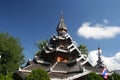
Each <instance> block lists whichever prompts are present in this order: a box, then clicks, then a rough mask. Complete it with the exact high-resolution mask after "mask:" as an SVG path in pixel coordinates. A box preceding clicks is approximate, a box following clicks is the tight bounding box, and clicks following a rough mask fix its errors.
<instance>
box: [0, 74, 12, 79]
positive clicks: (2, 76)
mask: <svg viewBox="0 0 120 80" xmlns="http://www.w3.org/2000/svg"><path fill="white" fill-rule="evenodd" d="M0 80H14V79H13V74H12V73H9V74H7V75H3V74H1V73H0Z"/></svg>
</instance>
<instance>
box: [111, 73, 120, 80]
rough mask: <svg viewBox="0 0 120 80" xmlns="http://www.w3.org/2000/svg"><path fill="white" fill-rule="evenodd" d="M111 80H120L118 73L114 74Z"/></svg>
mask: <svg viewBox="0 0 120 80" xmlns="http://www.w3.org/2000/svg"><path fill="white" fill-rule="evenodd" d="M109 80H120V75H119V74H117V73H114V74H112V76H110V78H109Z"/></svg>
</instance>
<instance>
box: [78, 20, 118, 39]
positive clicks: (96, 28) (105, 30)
mask: <svg viewBox="0 0 120 80" xmlns="http://www.w3.org/2000/svg"><path fill="white" fill-rule="evenodd" d="M104 22H105V23H107V22H108V21H107V20H104ZM77 33H78V35H79V36H82V37H84V38H86V39H89V38H93V39H110V38H113V37H115V36H117V35H120V26H106V25H102V24H95V25H91V23H90V22H85V23H83V24H82V26H80V28H79V29H78V31H77Z"/></svg>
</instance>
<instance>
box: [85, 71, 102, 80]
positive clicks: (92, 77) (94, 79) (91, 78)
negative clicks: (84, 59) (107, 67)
mask: <svg viewBox="0 0 120 80" xmlns="http://www.w3.org/2000/svg"><path fill="white" fill-rule="evenodd" d="M85 80H103V78H102V77H101V76H100V75H98V74H96V73H95V72H92V73H90V74H89V75H88V76H87V77H86V79H85Z"/></svg>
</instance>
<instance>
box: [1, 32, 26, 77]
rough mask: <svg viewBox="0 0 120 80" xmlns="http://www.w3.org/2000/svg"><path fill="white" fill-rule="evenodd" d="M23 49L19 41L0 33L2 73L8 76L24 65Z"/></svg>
mask: <svg viewBox="0 0 120 80" xmlns="http://www.w3.org/2000/svg"><path fill="white" fill-rule="evenodd" d="M22 52H23V48H22V47H21V45H20V42H19V40H18V39H16V38H14V37H13V36H10V35H9V34H8V33H0V56H1V58H0V73H2V74H5V75H6V74H7V73H9V72H13V71H15V70H16V69H18V67H19V66H21V65H22V64H23V63H24V55H23V53H22Z"/></svg>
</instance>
